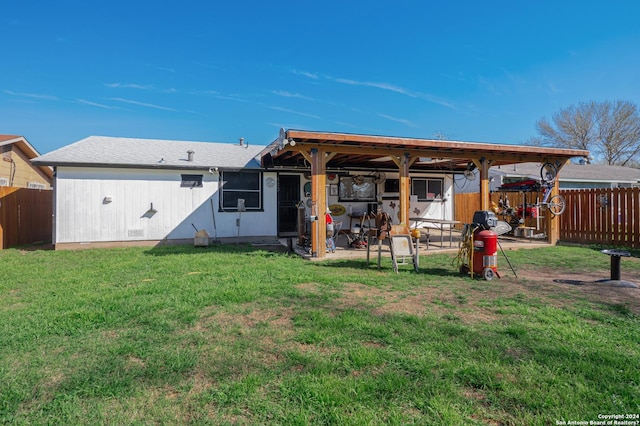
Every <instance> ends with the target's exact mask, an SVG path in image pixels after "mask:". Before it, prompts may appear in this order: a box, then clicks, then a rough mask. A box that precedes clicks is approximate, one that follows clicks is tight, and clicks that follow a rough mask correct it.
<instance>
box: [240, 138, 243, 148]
mask: <svg viewBox="0 0 640 426" xmlns="http://www.w3.org/2000/svg"><path fill="white" fill-rule="evenodd" d="M240 146H244V138H240Z"/></svg>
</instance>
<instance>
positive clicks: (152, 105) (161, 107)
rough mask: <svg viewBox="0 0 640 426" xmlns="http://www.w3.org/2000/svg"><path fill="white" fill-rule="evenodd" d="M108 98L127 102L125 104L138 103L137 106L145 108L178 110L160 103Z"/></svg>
mask: <svg viewBox="0 0 640 426" xmlns="http://www.w3.org/2000/svg"><path fill="white" fill-rule="evenodd" d="M109 100H112V101H118V102H124V103H127V104H132V105H138V106H143V107H147V108H154V109H161V110H163V111H173V112H177V111H178V110H176V109H173V108H169V107H164V106H161V105H154V104H148V103H145V102H138V101H133V100H131V99H124V98H109Z"/></svg>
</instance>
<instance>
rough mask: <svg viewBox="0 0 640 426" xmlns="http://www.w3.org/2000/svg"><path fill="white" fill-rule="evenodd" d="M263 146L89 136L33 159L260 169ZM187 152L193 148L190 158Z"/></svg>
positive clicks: (60, 162)
mask: <svg viewBox="0 0 640 426" xmlns="http://www.w3.org/2000/svg"><path fill="white" fill-rule="evenodd" d="M262 149H264V146H249V145H247V144H242V145H240V144H230V143H214V142H193V141H175V140H161V139H135V138H117V137H105V136H90V137H88V138H85V139H82V140H80V141H78V142H75V143H72V144H71V145H67V146H64V147H62V148H60V149H57V150H55V151H52V152H49V153H47V154H44V155H41V156H39V157H37V158H35V159H33V160H32V163H33V164H36V165H49V166H77V167H81V166H90V167H127V168H153V169H207V168H209V167H218V168H220V169H221V170H222V169H226V170H239V169H259V168H260V161H259V158H258V156H259V154H260V151H262ZM189 151H192V154H191V157H192V159H191V160H189V156H190V155H189Z"/></svg>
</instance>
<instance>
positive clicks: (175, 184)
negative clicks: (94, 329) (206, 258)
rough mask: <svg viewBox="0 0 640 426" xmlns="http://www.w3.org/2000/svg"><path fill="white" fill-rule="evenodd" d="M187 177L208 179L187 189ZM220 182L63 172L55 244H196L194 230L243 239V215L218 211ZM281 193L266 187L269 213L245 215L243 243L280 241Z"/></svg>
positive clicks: (124, 172) (146, 173)
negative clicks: (277, 238) (183, 183)
mask: <svg viewBox="0 0 640 426" xmlns="http://www.w3.org/2000/svg"><path fill="white" fill-rule="evenodd" d="M181 174H202V175H203V186H202V187H201V188H181V187H180V182H181ZM269 176H271V177H273V178H275V174H272V173H265V174H264V176H263V179H266V178H267V177H269ZM218 182H219V175H218V174H217V173H214V174H210V173H208V172H206V171H204V172H199V171H193V170H138V169H116V168H112V169H106V168H105V169H95V168H72V167H58V168H57V174H56V182H55V185H56V193H57V203H56V208H55V210H56V211H55V217H56V221H55V231H54V235H55V237H54V238H55V240H56V241H55V243H56V244H64V243H93V242H96V243H99V242H119V241H124V242H127V241H161V240H185V239H187V240H188V239H191V240H192V239H193V237H194V233H195V229H194V227H195V228H197V229H198V230H202V229H204V230H206V231H207V232H208V233H209V235H210V237H211V238H216V237H217V238H219V239H225V238H238V228H237V227H236V219H237V218H238V213H235V212H229V213H222V212H219V211H218V205H219V204H218V200H219V198H218V197H219V193H218V189H219V183H218ZM275 191H276V188H275V187H274V188H267V187H264V194H263V202H264V209H263V211H261V212H246V213H242V220H241V225H240V234H239V236H240V237H241V238H242V237H251V239H253V240H255V239H267V238H275V236H276V235H277V220H276V213H275V212H276V211H277V209H276V200H277V197H276V192H275ZM105 197H109V198H111V202H105ZM210 200H213V207H214V209H215V211H214V212H213V214H215V223H216V228H215V229H214V223H213V222H214V217H213V215H212V210H211V201H210ZM152 204H153V209H154V210H156V212H155V214H151V211H150V210H151V205H152Z"/></svg>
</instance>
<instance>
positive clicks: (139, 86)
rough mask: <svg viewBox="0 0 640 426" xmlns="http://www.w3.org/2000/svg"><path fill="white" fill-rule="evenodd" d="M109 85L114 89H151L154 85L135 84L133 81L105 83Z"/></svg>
mask: <svg viewBox="0 0 640 426" xmlns="http://www.w3.org/2000/svg"><path fill="white" fill-rule="evenodd" d="M104 85H105V86H107V87H111V88H112V89H140V90H150V89H153V86H152V85H150V84H145V85H142V84H133V83H105V84H104Z"/></svg>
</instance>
